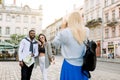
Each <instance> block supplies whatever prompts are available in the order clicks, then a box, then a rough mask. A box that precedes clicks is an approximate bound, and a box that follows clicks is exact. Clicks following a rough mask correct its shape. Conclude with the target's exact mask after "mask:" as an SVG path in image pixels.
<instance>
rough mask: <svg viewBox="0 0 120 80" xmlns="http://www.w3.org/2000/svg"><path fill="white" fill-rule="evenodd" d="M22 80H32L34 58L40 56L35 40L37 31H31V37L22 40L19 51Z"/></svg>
mask: <svg viewBox="0 0 120 80" xmlns="http://www.w3.org/2000/svg"><path fill="white" fill-rule="evenodd" d="M18 56H19V65H20V67H21V80H30V78H31V74H32V69H33V66H34V57H36V56H38V43H37V41H36V40H35V31H34V30H30V31H29V36H28V37H26V38H24V39H22V40H21V42H20V45H19V50H18Z"/></svg>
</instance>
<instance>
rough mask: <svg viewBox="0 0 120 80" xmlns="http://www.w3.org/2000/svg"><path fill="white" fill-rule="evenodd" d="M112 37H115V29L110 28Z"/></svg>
mask: <svg viewBox="0 0 120 80" xmlns="http://www.w3.org/2000/svg"><path fill="white" fill-rule="evenodd" d="M112 37H115V27H112Z"/></svg>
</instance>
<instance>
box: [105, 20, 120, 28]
mask: <svg viewBox="0 0 120 80" xmlns="http://www.w3.org/2000/svg"><path fill="white" fill-rule="evenodd" d="M117 23H118V21H116V20H113V21H109V22H108V23H107V26H109V27H113V26H116V25H117Z"/></svg>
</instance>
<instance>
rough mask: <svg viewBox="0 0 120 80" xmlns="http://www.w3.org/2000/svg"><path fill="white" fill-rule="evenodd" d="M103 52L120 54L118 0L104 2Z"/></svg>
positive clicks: (119, 11)
mask: <svg viewBox="0 0 120 80" xmlns="http://www.w3.org/2000/svg"><path fill="white" fill-rule="evenodd" d="M103 30H104V33H103V34H104V42H103V44H104V45H103V49H104V53H106V54H107V53H109V52H111V53H113V55H114V57H118V56H120V52H119V51H120V0H106V2H104V28H103Z"/></svg>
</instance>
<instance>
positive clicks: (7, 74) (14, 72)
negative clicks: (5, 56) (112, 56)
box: [0, 56, 120, 80]
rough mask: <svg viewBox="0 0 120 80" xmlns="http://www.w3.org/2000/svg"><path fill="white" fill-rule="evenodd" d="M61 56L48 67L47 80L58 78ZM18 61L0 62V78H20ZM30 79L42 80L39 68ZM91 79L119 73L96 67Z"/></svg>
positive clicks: (109, 79) (108, 79)
mask: <svg viewBox="0 0 120 80" xmlns="http://www.w3.org/2000/svg"><path fill="white" fill-rule="evenodd" d="M62 60H63V58H62V57H61V56H56V63H55V64H54V65H51V66H50V67H49V69H48V80H59V75H60V69H61V65H62ZM20 77H21V76H20V67H19V65H18V62H14V61H12V62H0V80H20ZM31 80H42V75H41V71H40V68H39V67H37V68H36V69H33V73H32V77H31ZM91 80H120V74H117V73H110V72H105V71H104V70H100V68H99V67H98V68H97V69H96V70H95V71H94V72H92V78H91Z"/></svg>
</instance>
